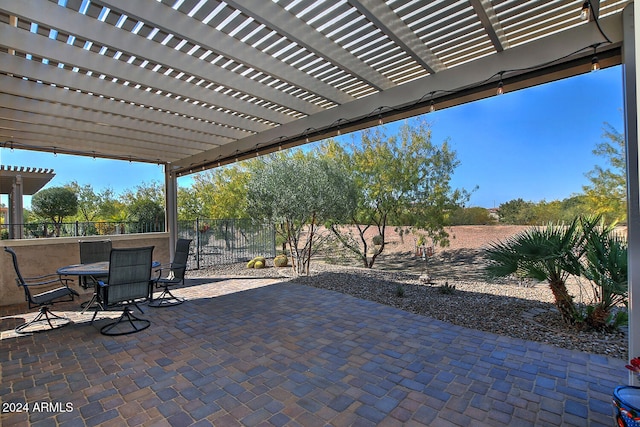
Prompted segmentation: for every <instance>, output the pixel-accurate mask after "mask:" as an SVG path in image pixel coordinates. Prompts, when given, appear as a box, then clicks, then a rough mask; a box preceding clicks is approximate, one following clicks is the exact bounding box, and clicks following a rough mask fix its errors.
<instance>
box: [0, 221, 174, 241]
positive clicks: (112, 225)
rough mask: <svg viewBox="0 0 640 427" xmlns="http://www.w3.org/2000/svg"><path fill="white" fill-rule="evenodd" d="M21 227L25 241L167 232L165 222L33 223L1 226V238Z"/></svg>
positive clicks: (7, 236) (6, 237)
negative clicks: (47, 238) (11, 230)
mask: <svg viewBox="0 0 640 427" xmlns="http://www.w3.org/2000/svg"><path fill="white" fill-rule="evenodd" d="M16 226H20V227H22V229H23V234H24V238H25V239H36V238H42V237H81V236H98V235H113V234H135V233H154V232H163V231H165V228H164V222H159V223H147V222H106V221H100V222H81V221H75V222H63V223H61V224H59V225H58V224H54V223H52V222H31V223H27V224H0V238H1V239H8V238H9V235H10V233H9V230H10V229H12V228H15V227H16Z"/></svg>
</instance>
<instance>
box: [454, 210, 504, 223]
mask: <svg viewBox="0 0 640 427" xmlns="http://www.w3.org/2000/svg"><path fill="white" fill-rule="evenodd" d="M495 222H496V221H495V219H493V218H492V217H491V215H489V211H488V210H487V209H485V208H480V207H472V208H458V209H456V210H454V211H453V213H452V214H451V218H450V224H451V225H488V224H494V223H495Z"/></svg>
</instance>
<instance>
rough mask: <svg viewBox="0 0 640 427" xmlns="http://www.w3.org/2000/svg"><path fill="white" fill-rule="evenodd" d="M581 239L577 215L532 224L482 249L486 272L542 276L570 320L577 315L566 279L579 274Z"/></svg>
mask: <svg viewBox="0 0 640 427" xmlns="http://www.w3.org/2000/svg"><path fill="white" fill-rule="evenodd" d="M581 242H582V234H581V233H580V230H579V227H578V219H577V218H576V219H574V220H573V221H572V222H571V223H570V224H569V225H568V226H562V225H553V224H549V225H547V226H546V227H532V228H530V229H528V230H525V231H523V232H521V233H519V234H517V235H515V236H512V237H510V238H508V239H506V240H505V241H504V242H497V243H493V244H492V245H491V246H490V247H489V248H488V249H487V250H486V254H487V259H488V261H489V264H488V265H487V267H486V272H487V273H488V274H489V275H490V276H493V277H506V276H510V275H513V274H516V273H517V274H518V275H519V276H520V277H529V278H532V279H536V280H540V281H545V280H546V281H547V283H548V284H549V288H550V289H551V292H552V293H553V296H554V298H555V304H556V307H557V308H558V311H559V312H560V315H561V316H562V319H563V320H564V321H565V322H566V323H569V324H573V323H575V322H576V320H577V319H578V317H579V315H578V311H577V308H576V306H575V304H574V302H573V297H572V296H571V294H569V291H568V290H567V286H566V280H567V279H568V278H569V276H571V275H579V274H580V271H581V265H580V257H581V255H582V254H581V250H580V248H581Z"/></svg>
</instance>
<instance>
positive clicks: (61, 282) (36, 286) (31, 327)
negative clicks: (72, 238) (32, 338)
mask: <svg viewBox="0 0 640 427" xmlns="http://www.w3.org/2000/svg"><path fill="white" fill-rule="evenodd" d="M4 250H5V252H7V253H9V254H10V255H11V260H12V261H13V268H14V270H15V272H16V283H17V284H18V286H19V287H22V289H23V290H24V297H25V300H26V301H27V303H28V306H29V309H31V308H33V307H39V309H40V310H39V312H38V315H37V316H36V317H35V318H34V319H33V320H31V321H29V322H27V323H23V324H22V325H18V326H16V328H15V331H16V332H17V333H19V334H28V333H32V332H40V331H42V330H46V329H43V326H46V325H47V324H48V325H49V327H50V328H51V329H56V328H60V327H62V326H65V325H67V324H69V323H70V322H71V320H70V319H69V318H67V317H63V316H58V315H57V314H54V313H53V312H51V310H49V306H50V305H53V304H54V303H56V302H62V301H73V297H74V296H80V295H79V294H78V293H77V292H76V291H75V290H73V289H71V288H70V287H69V282H72V281H73V280H71V279H68V278H62V277H60V275H58V274H46V275H43V276H35V277H25V276H23V275H22V273H20V268H19V267H18V257H17V255H16V253H15V251H14V250H13V249H12V248H10V247H7V246H5V247H4Z"/></svg>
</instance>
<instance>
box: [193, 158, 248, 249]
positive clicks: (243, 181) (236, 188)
mask: <svg viewBox="0 0 640 427" xmlns="http://www.w3.org/2000/svg"><path fill="white" fill-rule="evenodd" d="M254 162H255V161H245V162H242V163H237V164H233V165H229V166H226V167H223V168H218V169H213V170H210V171H206V172H203V173H200V174H198V175H197V176H196V177H195V178H194V184H193V189H194V196H195V197H194V198H195V200H197V201H199V203H200V205H201V212H202V213H203V214H204V215H202V216H204V217H207V218H214V219H217V220H218V221H216V222H215V224H216V227H215V229H213V232H214V233H215V236H216V237H217V238H221V239H224V241H225V246H226V248H227V249H230V248H231V244H232V242H233V240H234V239H235V235H236V233H237V232H239V233H241V234H245V233H246V230H244V229H243V228H242V227H238V224H239V223H240V224H247V223H246V222H242V221H241V222H239V223H238V222H237V221H235V220H236V219H243V218H249V215H248V213H247V182H248V180H249V176H250V172H249V167H250V166H251V165H252V164H253V163H254Z"/></svg>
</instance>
